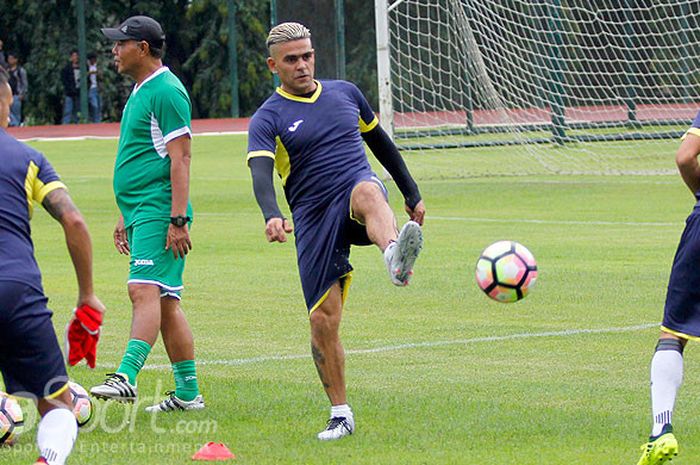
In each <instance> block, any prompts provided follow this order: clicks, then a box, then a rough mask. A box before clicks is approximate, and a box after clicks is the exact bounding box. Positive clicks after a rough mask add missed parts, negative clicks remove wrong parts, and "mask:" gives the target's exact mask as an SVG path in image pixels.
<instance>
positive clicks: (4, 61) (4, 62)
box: [0, 40, 7, 69]
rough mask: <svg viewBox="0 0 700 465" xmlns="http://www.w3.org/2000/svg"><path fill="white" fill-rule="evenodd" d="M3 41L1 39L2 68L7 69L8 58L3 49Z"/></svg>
mask: <svg viewBox="0 0 700 465" xmlns="http://www.w3.org/2000/svg"><path fill="white" fill-rule="evenodd" d="M3 46H4V44H3V42H2V40H0V68H2V69H7V60H6V58H5V51H4V50H3Z"/></svg>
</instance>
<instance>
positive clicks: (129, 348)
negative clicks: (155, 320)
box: [117, 339, 151, 386]
mask: <svg viewBox="0 0 700 465" xmlns="http://www.w3.org/2000/svg"><path fill="white" fill-rule="evenodd" d="M150 352H151V346H150V344H148V342H145V341H141V340H139V339H131V340H130V341H129V343H128V344H127V345H126V352H124V357H123V358H122V363H121V365H119V368H117V373H123V374H125V375H126V376H127V377H128V378H129V383H131V384H133V385H134V386H136V376H137V375H138V374H139V371H141V368H143V364H144V363H146V358H148V354H149V353H150Z"/></svg>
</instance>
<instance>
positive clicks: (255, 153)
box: [245, 150, 275, 163]
mask: <svg viewBox="0 0 700 465" xmlns="http://www.w3.org/2000/svg"><path fill="white" fill-rule="evenodd" d="M255 157H270V158H272V159H273V160H274V159H275V154H274V153H272V152H270V151H269V150H253V151H252V152H248V156H247V157H246V159H245V162H246V163H248V162H249V161H250V159H251V158H255Z"/></svg>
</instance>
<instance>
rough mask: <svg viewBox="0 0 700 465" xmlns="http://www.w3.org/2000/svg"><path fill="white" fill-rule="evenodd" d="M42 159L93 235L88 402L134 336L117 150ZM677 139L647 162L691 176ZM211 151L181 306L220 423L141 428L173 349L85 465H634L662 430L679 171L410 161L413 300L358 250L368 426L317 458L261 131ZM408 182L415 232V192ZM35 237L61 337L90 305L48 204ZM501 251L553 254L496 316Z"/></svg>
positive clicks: (360, 380) (84, 373) (699, 371)
mask: <svg viewBox="0 0 700 465" xmlns="http://www.w3.org/2000/svg"><path fill="white" fill-rule="evenodd" d="M640 144H641V143H640ZM32 145H33V146H35V147H36V148H38V149H39V150H41V151H43V152H44V153H45V154H46V155H47V156H48V157H49V159H50V160H51V161H52V163H53V164H54V166H55V167H56V168H57V170H58V171H59V173H60V174H61V175H62V177H63V179H64V181H65V182H66V183H67V184H68V185H69V187H70V189H71V193H72V196H73V198H74V199H75V201H76V203H78V205H79V206H80V208H81V210H82V212H83V213H84V215H85V217H86V218H87V220H88V223H89V225H90V229H91V233H92V238H93V244H94V250H95V274H96V281H97V282H96V288H97V291H98V294H99V296H100V297H101V298H102V300H103V301H104V303H105V304H106V305H107V307H108V311H109V313H108V315H107V317H106V323H105V326H104V330H103V335H102V338H101V341H100V346H99V351H98V368H97V369H96V370H94V371H91V370H89V369H88V368H86V367H85V366H78V367H75V368H70V369H69V374H70V376H71V377H72V378H73V379H74V380H75V381H77V382H79V383H81V384H82V385H84V386H85V387H87V388H89V387H90V386H91V385H93V384H96V383H98V382H100V381H101V380H102V379H103V376H104V373H106V372H108V371H113V370H114V369H115V368H116V366H117V364H118V362H119V360H120V358H121V354H122V351H123V349H124V347H125V344H126V341H127V339H128V331H129V327H130V317H131V309H130V304H129V301H128V297H127V294H126V285H125V281H126V277H127V271H128V260H127V258H126V257H123V256H119V255H118V254H117V252H116V251H115V250H114V247H113V245H112V239H111V237H112V229H113V227H114V223H115V221H116V218H117V210H116V206H115V203H114V200H113V197H112V189H111V177H112V176H111V173H112V163H113V157H114V153H115V150H116V141H80V142H76V141H64V142H41V143H32ZM676 145H677V143H676V142H670V143H665V144H659V143H658V142H654V143H649V145H648V146H646V147H647V148H646V149H645V145H638V146H637V149H636V150H637V151H638V154H639V156H640V158H641V159H644V157H646V156H648V157H650V158H653V161H652V162H650V163H652V164H654V165H667V167H668V168H671V169H672V168H673V153H674V150H675V147H676ZM193 149H194V158H193V168H192V185H191V197H192V203H193V205H194V208H195V216H196V220H195V225H194V228H193V230H192V239H193V243H194V250H193V252H192V254H191V255H190V257H189V258H188V265H187V269H186V274H185V280H186V286H187V289H186V292H185V294H184V308H185V311H186V313H187V315H188V317H189V321H190V323H191V325H192V328H193V330H194V333H195V341H196V348H197V357H198V361H199V379H200V383H201V387H202V390H203V393H204V396H205V399H206V402H207V405H208V408H207V409H206V410H205V411H202V412H195V413H187V414H171V415H160V416H156V417H152V416H149V415H148V414H146V413H145V412H143V409H142V407H143V406H144V405H145V404H146V403H147V402H149V401H152V400H153V399H154V397H155V396H160V395H161V394H162V392H163V391H165V390H166V389H170V388H171V385H172V375H171V373H170V371H169V368H168V360H167V356H166V354H165V350H164V348H163V346H162V344H161V343H160V341H159V342H158V343H157V344H156V347H155V348H154V350H153V352H152V355H151V356H150V358H149V361H148V364H149V367H148V368H147V369H145V370H144V371H143V372H142V374H141V375H140V377H139V390H140V395H141V401H140V404H139V405H138V409H134V408H133V407H129V406H125V405H121V404H113V403H104V402H98V403H97V404H96V405H97V412H96V418H95V419H94V420H93V422H92V423H91V424H90V425H89V426H88V428H87V430H86V431H83V432H82V433H81V434H80V436H79V438H78V442H77V444H76V448H75V451H74V454H73V456H72V458H71V460H70V462H69V463H71V464H93V463H94V464H102V465H106V464H115V465H116V464H120V465H121V464H124V463H129V464H144V465H146V464H147V465H153V464H168V465H180V464H186V463H191V459H190V457H191V456H192V454H193V453H194V452H195V451H196V450H197V449H198V448H199V447H200V446H201V445H202V444H204V443H206V442H208V441H216V442H224V443H225V444H226V445H228V446H229V448H230V449H231V450H232V451H233V452H234V453H235V454H236V456H237V460H236V462H235V463H239V464H256V465H261V464H324V465H325V464H353V465H354V464H368V465H369V464H371V465H376V464H401V465H407V464H431V465H432V464H496V465H542V464H546V465H574V464H581V465H583V464H585V465H591V464H636V461H637V459H638V458H639V455H638V447H639V445H640V444H641V443H642V441H643V439H644V438H645V436H646V435H647V434H648V432H649V427H650V421H651V420H650V405H649V389H648V385H649V376H648V372H649V361H650V359H651V355H652V351H653V348H654V345H655V341H656V338H657V332H658V330H657V329H656V328H655V327H652V325H653V324H655V323H658V322H659V321H660V318H661V314H662V307H663V301H664V295H665V288H666V283H667V279H668V273H669V270H670V265H671V261H672V258H673V254H674V251H675V247H676V244H677V241H678V238H679V236H680V232H681V230H682V227H683V222H684V219H685V217H686V215H687V214H688V212H689V211H690V209H691V207H692V205H693V199H692V197H691V196H690V194H689V192H688V191H687V189H686V187H685V186H684V185H683V184H682V182H681V181H680V178H679V177H678V176H534V175H533V176H518V177H495V176H494V177H475V178H468V179H460V178H459V177H457V178H455V177H452V178H451V177H450V176H449V171H450V166H465V165H468V164H470V163H488V162H492V163H496V164H503V163H508V160H509V155H510V153H512V151H513V150H516V149H513V148H503V149H488V150H484V151H475V150H472V151H461V152H460V151H452V152H449V153H444V154H443V153H434V154H430V153H423V154H409V155H407V162H408V164H409V166H410V167H411V168H412V170H413V171H414V174H415V175H416V177H417V179H418V180H419V183H420V187H421V190H422V193H423V196H424V198H425V201H426V205H427V210H428V216H427V220H426V224H425V238H426V246H425V249H424V251H423V254H422V255H421V257H420V259H419V262H418V264H417V267H416V272H415V276H414V279H413V281H412V283H411V286H409V287H408V288H405V289H399V288H394V287H393V286H392V285H391V284H390V282H389V280H388V277H387V276H386V270H385V269H384V265H383V261H382V259H381V255H380V253H379V252H378V250H377V249H376V248H373V247H366V248H355V249H353V254H352V262H353V265H354V266H355V269H356V272H355V274H354V280H353V284H352V289H351V293H350V297H349V300H348V303H347V305H346V308H345V315H344V321H343V325H342V337H343V341H344V344H345V348H346V351H347V362H346V365H347V382H348V395H349V401H350V403H351V405H352V407H353V409H354V411H355V418H356V421H357V431H356V434H355V435H353V436H352V437H350V438H348V439H345V440H342V441H339V442H335V443H320V442H319V441H317V440H316V439H315V434H316V433H317V432H318V431H319V430H320V429H321V428H322V427H323V426H324V423H325V421H326V419H327V415H328V402H327V399H326V398H325V394H324V393H323V390H322V388H321V385H320V383H319V381H318V379H317V375H316V371H315V368H314V365H313V362H312V360H311V356H310V350H309V337H308V322H307V315H306V310H305V307H304V303H303V299H302V295H301V288H300V284H299V280H298V276H297V269H296V263H295V255H294V247H293V244H292V243H287V244H268V243H266V242H265V240H264V235H263V221H262V217H261V215H260V213H259V210H258V207H257V205H256V204H255V201H254V199H253V196H252V189H251V183H250V180H249V174H248V170H247V168H246V166H245V163H244V159H245V138H244V137H243V136H219V137H198V138H195V140H194V143H193ZM487 158H488V161H485V160H486V159H487ZM436 171H437V172H439V173H444V175H442V174H440V175H437V176H436V175H435V172H436ZM389 188H390V192H391V204H392V207H393V208H394V210H395V211H396V212H397V214H398V215H399V218H400V221H401V222H402V221H403V218H404V217H405V215H404V214H403V213H402V211H403V210H402V205H401V204H402V202H401V198H400V196H399V194H398V192H397V190H396V188H395V186H394V185H393V184H391V185H390V186H389ZM280 202H281V204H284V202H283V200H282V199H281V198H280ZM284 205H286V204H284ZM33 233H34V238H35V244H36V249H37V250H36V253H37V257H38V260H39V263H40V266H41V268H42V270H43V276H44V286H45V290H46V293H47V294H48V296H49V298H50V303H51V308H52V309H53V310H54V312H55V314H54V322H55V325H56V328H57V330H58V331H60V332H62V328H63V327H64V325H65V323H66V322H67V321H68V319H69V317H70V311H71V309H72V308H73V306H74V304H75V296H76V284H75V279H74V276H73V271H72V267H71V265H70V260H69V257H68V254H67V252H66V249H65V246H64V244H63V239H62V232H61V229H60V227H59V225H58V224H57V223H55V222H54V221H52V220H51V219H50V218H49V216H48V215H47V214H46V213H45V212H44V211H43V210H41V209H37V210H36V213H35V218H34V220H33ZM500 239H512V240H517V241H520V242H522V243H523V244H525V245H526V246H527V247H528V248H529V249H530V250H531V251H532V252H533V253H534V254H535V256H536V258H537V259H538V265H539V270H540V272H539V279H538V282H537V285H536V287H535V288H534V290H533V291H532V293H531V295H530V296H529V297H527V299H525V300H524V301H522V302H519V303H516V304H510V305H506V304H499V303H496V302H493V301H490V300H489V299H488V298H487V297H486V296H485V295H484V294H483V293H481V291H480V290H479V289H478V288H477V286H476V284H475V281H474V276H473V267H474V264H475V262H476V259H477V257H478V255H479V253H480V251H481V250H482V249H483V248H484V247H485V246H486V245H488V244H490V243H491V242H493V241H496V240H500ZM689 349H690V350H687V351H686V376H685V384H684V386H683V388H682V390H681V393H680V397H679V399H678V403H677V409H676V416H675V421H674V426H675V428H676V432H677V437H678V439H679V442H680V447H681V452H680V455H679V457H678V459H677V461H675V460H674V462H673V463H677V464H679V465H683V464H691V463H696V460H697V457H698V456H700V417H698V416H697V412H698V411H700V357H699V356H698V354H697V352H696V350H695V348H694V347H689ZM24 406H25V412H26V413H28V414H32V415H33V412H32V411H31V409H30V407H29V406H28V405H27V404H24ZM30 417H31V415H30ZM30 420H31V418H30ZM29 423H30V424H31V423H32V422H31V421H30V422H29ZM34 424H35V421H34ZM35 434H36V427H35V426H34V427H33V428H32V429H30V430H29V431H26V432H25V434H24V435H23V436H22V437H21V439H20V441H19V444H18V445H17V446H15V447H14V448H11V449H4V450H0V463H2V464H22V463H31V461H32V460H33V459H34V458H36V456H37V451H36V450H35V446H34V436H35Z"/></svg>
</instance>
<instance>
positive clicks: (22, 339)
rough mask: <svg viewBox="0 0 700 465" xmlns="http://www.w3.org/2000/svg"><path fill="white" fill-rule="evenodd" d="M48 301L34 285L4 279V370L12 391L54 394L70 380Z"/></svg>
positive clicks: (0, 350) (0, 293)
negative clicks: (52, 322)
mask: <svg viewBox="0 0 700 465" xmlns="http://www.w3.org/2000/svg"><path fill="white" fill-rule="evenodd" d="M47 302H48V299H47V298H46V297H45V296H44V294H43V293H42V292H40V291H39V290H37V289H35V288H34V287H32V286H29V285H27V284H24V283H20V282H14V281H0V328H2V336H0V372H1V373H2V376H3V378H4V380H5V390H6V391H7V392H8V393H10V394H13V395H20V396H23V397H35V398H38V399H41V398H45V397H54V396H56V395H57V394H59V393H60V392H62V391H63V390H64V389H65V387H66V383H68V376H67V374H66V366H65V362H64V360H63V354H62V353H61V348H60V346H59V345H58V340H57V339H56V332H55V331H54V328H53V325H52V324H51V310H49V309H48V308H47V306H46V304H47Z"/></svg>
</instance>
